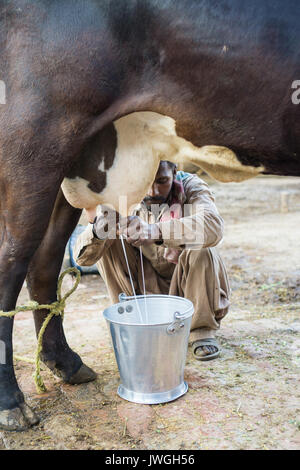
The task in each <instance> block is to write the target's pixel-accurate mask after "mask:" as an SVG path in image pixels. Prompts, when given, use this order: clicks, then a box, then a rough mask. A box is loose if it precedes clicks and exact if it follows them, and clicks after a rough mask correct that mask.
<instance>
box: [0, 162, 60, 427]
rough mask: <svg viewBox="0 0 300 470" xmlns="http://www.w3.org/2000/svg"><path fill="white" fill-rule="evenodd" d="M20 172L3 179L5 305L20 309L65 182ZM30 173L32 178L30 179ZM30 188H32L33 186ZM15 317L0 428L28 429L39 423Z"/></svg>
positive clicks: (1, 367)
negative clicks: (24, 385) (23, 384)
mask: <svg viewBox="0 0 300 470" xmlns="http://www.w3.org/2000/svg"><path fill="white" fill-rule="evenodd" d="M17 170H18V168H17V169H16V171H15V175H14V179H12V180H11V181H10V184H7V181H6V182H5V181H4V180H1V181H0V183H1V184H2V189H3V191H2V194H3V197H2V198H1V201H0V209H1V210H0V310H3V311H4V312H8V311H11V310H13V309H14V308H15V305H16V301H17V298H18V295H19V292H20V289H21V287H22V284H23V281H24V279H25V276H26V273H27V270H28V266H29V263H30V260H31V258H32V256H33V254H34V252H35V251H36V249H37V248H38V246H39V244H40V242H41V240H42V239H43V237H44V234H45V232H46V229H47V226H48V223H49V219H50V215H51V212H52V210H53V206H54V202H55V198H56V195H57V192H58V189H59V183H57V182H56V181H55V180H57V178H56V177H55V175H54V177H53V179H51V178H50V177H49V175H46V177H45V178H43V175H41V176H40V178H36V180H33V179H32V178H31V177H30V175H27V173H24V174H23V175H22V178H20V177H19V175H18V171H17ZM27 178H28V180H27ZM29 188H30V190H29ZM13 322H14V320H13V319H11V318H4V317H0V345H1V357H0V428H2V429H7V430H23V429H25V428H26V427H28V426H30V425H33V424H35V423H37V422H38V418H37V417H36V416H35V414H34V413H33V412H32V411H31V410H30V408H29V407H28V406H27V405H26V404H25V401H24V395H23V393H22V392H21V390H20V388H19V386H18V383H17V380H16V377H15V373H14V368H13V347H12V329H13Z"/></svg>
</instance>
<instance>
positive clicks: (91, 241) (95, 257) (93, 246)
mask: <svg viewBox="0 0 300 470" xmlns="http://www.w3.org/2000/svg"><path fill="white" fill-rule="evenodd" d="M113 242H114V240H99V239H98V238H96V237H95V235H94V233H93V224H89V225H88V227H87V228H86V229H85V230H84V232H82V233H80V234H79V235H78V237H77V239H76V243H75V246H74V251H73V253H74V259H75V262H76V263H77V264H78V265H79V266H93V265H94V264H95V263H97V261H99V259H100V258H101V256H102V255H103V253H104V252H105V251H106V250H107V248H109V247H110V246H111V245H112V243H113Z"/></svg>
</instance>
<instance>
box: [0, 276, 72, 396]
mask: <svg viewBox="0 0 300 470" xmlns="http://www.w3.org/2000/svg"><path fill="white" fill-rule="evenodd" d="M71 273H75V275H76V279H75V283H74V286H73V287H72V289H70V290H69V291H68V292H67V293H66V294H65V295H64V296H63V297H62V294H61V288H62V283H63V279H64V277H65V276H66V274H71ZM80 278H81V275H80V271H79V270H78V269H77V268H68V269H66V270H65V271H64V272H63V273H62V274H61V275H60V276H59V278H58V282H57V301H56V302H53V303H52V304H38V303H37V302H34V301H30V302H28V304H27V305H24V306H21V307H17V308H16V309H15V310H12V311H11V312H3V311H1V310H0V317H6V318H13V317H14V316H15V315H17V314H18V313H19V312H28V311H31V310H50V312H49V314H48V315H47V317H46V318H45V320H44V323H43V325H42V327H41V329H40V331H39V334H38V339H37V348H36V354H35V361H34V362H35V372H34V375H33V376H34V382H35V386H36V389H37V391H38V393H43V392H45V391H46V390H47V389H46V387H45V384H44V381H43V379H42V376H41V366H40V363H41V352H42V348H43V346H42V345H43V337H44V333H45V330H46V328H47V326H48V324H49V322H50V320H51V318H52V317H53V316H54V315H57V316H58V315H61V317H62V320H63V318H64V310H65V305H66V300H67V298H68V297H70V295H71V294H72V293H73V292H74V291H75V290H76V289H77V287H78V284H79V282H80Z"/></svg>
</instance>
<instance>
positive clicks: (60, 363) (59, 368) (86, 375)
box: [41, 348, 97, 385]
mask: <svg viewBox="0 0 300 470" xmlns="http://www.w3.org/2000/svg"><path fill="white" fill-rule="evenodd" d="M41 359H42V362H43V363H44V364H45V365H46V366H47V367H48V368H49V369H50V370H51V371H52V372H53V374H54V375H56V376H57V377H59V378H61V379H62V380H63V381H64V382H65V383H69V384H72V385H75V384H81V383H86V382H91V381H92V380H95V379H96V378H97V374H96V373H95V372H94V371H93V370H92V369H91V368H90V367H88V366H86V365H85V364H84V363H83V362H82V360H81V358H80V356H79V355H78V354H76V353H75V352H74V351H72V349H70V348H67V349H66V350H64V351H63V352H61V353H60V354H59V355H58V354H57V353H54V354H51V353H48V354H44V353H42V355H41Z"/></svg>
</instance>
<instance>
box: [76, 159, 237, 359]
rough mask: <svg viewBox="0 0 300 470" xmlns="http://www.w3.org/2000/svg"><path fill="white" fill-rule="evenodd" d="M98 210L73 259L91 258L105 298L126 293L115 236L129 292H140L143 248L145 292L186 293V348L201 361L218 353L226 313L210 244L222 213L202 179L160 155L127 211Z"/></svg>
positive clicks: (225, 291)
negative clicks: (189, 310)
mask: <svg viewBox="0 0 300 470" xmlns="http://www.w3.org/2000/svg"><path fill="white" fill-rule="evenodd" d="M116 190H117V188H116ZM100 209H102V210H101V212H100V214H99V212H96V209H92V210H89V211H88V216H89V221H90V223H89V225H88V227H87V229H86V230H85V231H84V232H82V233H81V234H80V235H79V237H78V238H77V241H76V245H75V249H74V254H75V259H76V262H77V263H78V265H81V266H91V265H93V264H95V263H97V268H98V270H99V272H100V275H101V276H102V279H103V280H104V282H105V284H106V287H107V290H108V293H109V296H110V299H111V302H112V303H117V302H118V301H119V300H118V298H119V294H120V293H121V292H124V293H125V294H126V295H132V288H131V284H130V279H129V276H128V271H127V266H126V261H125V257H124V253H123V248H122V244H121V240H120V235H123V238H124V240H125V247H126V252H127V257H128V262H129V266H130V270H131V273H132V277H133V283H134V287H135V291H136V294H143V278H142V268H141V263H140V248H139V247H142V253H143V268H144V277H145V287H146V293H147V294H169V295H177V296H180V297H185V298H187V299H189V300H191V301H192V302H193V304H194V309H195V312H194V315H193V319H192V325H191V332H190V338H189V339H190V343H191V345H192V351H193V355H194V357H195V358H196V359H198V360H201V361H204V360H211V359H215V358H216V357H218V356H219V354H220V346H219V344H218V342H217V340H216V338H215V331H216V330H218V328H219V327H220V322H221V319H222V318H224V316H225V315H226V314H227V312H228V309H229V291H230V289H229V283H228V277H227V272H226V268H225V266H224V263H223V261H222V259H221V257H220V255H219V254H218V252H217V250H216V248H214V247H215V246H216V245H217V244H218V243H219V242H220V241H221V239H222V236H223V219H222V218H221V217H220V215H219V213H218V210H217V207H216V205H215V203H214V198H213V196H212V193H211V191H210V190H209V188H208V186H207V184H206V183H205V182H204V181H203V180H201V179H200V178H199V177H198V176H197V175H193V174H190V173H184V172H182V171H177V167H176V165H175V164H173V163H171V162H168V161H161V163H160V166H159V168H158V171H157V174H156V177H155V180H154V182H153V184H152V186H151V188H150V189H149V191H148V193H147V195H146V197H145V198H144V200H143V201H142V203H141V204H139V206H136V207H135V209H134V211H133V212H132V214H131V215H130V216H128V217H120V216H119V214H117V213H116V212H115V211H114V210H112V209H109V208H107V207H105V208H103V207H101V208H100ZM96 213H97V214H98V215H97V216H96Z"/></svg>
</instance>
